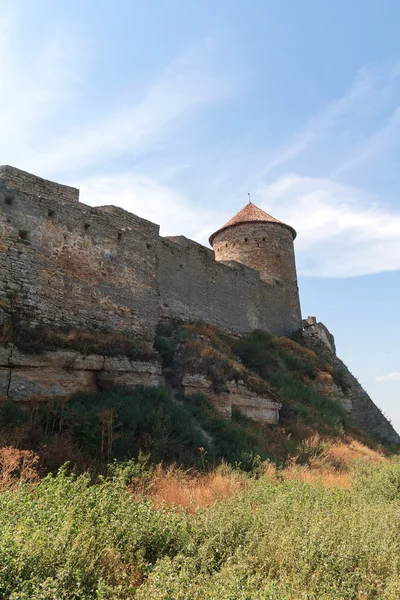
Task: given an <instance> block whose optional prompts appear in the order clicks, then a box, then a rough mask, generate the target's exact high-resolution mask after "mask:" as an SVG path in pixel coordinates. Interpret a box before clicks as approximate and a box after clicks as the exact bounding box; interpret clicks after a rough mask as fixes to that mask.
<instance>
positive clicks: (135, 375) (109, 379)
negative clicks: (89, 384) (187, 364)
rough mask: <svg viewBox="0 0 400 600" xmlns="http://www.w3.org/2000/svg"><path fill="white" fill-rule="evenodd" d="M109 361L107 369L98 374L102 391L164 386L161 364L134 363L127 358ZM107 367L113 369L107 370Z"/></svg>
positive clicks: (107, 360) (106, 363)
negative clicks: (114, 388)
mask: <svg viewBox="0 0 400 600" xmlns="http://www.w3.org/2000/svg"><path fill="white" fill-rule="evenodd" d="M118 361H119V359H107V358H106V362H105V369H104V370H103V371H99V373H98V374H97V383H98V386H99V388H100V389H102V390H107V389H110V388H113V387H122V388H125V389H127V390H132V389H134V388H136V387H138V386H139V385H146V386H163V385H165V379H164V377H163V375H162V369H161V363H159V362H133V361H129V360H128V359H127V358H121V360H120V362H118ZM107 367H113V368H112V369H107Z"/></svg>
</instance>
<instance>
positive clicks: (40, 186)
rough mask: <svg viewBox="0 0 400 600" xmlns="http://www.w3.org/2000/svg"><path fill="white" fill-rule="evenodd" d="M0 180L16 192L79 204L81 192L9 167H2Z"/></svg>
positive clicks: (0, 168) (0, 167)
mask: <svg viewBox="0 0 400 600" xmlns="http://www.w3.org/2000/svg"><path fill="white" fill-rule="evenodd" d="M0 179H2V180H3V181H4V182H5V183H6V184H8V186H9V187H10V188H12V189H13V190H14V191H16V192H25V193H26V194H30V195H34V196H41V197H42V196H44V197H46V198H54V199H55V200H58V201H59V202H78V201H79V190H77V189H76V188H73V187H70V186H69V185H61V184H59V183H55V182H54V181H48V180H47V179H42V178H41V177H36V175H31V174H30V173H26V172H25V171H21V170H20V169H16V168H15V167H10V166H9V165H4V166H0Z"/></svg>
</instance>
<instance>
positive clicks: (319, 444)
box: [265, 435, 387, 489]
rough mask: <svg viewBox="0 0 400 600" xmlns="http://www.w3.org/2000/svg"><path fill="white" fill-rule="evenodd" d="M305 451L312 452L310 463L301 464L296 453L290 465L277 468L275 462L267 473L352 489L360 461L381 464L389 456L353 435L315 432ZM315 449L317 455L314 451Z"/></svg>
mask: <svg viewBox="0 0 400 600" xmlns="http://www.w3.org/2000/svg"><path fill="white" fill-rule="evenodd" d="M302 445H303V447H304V452H305V453H307V452H308V454H309V456H310V458H309V460H308V464H306V465H300V464H299V463H298V462H297V461H298V457H293V458H292V459H291V461H290V463H289V465H288V466H287V467H286V468H285V469H283V470H281V471H277V470H276V469H275V467H274V465H268V466H267V468H266V470H265V475H266V476H267V477H274V478H276V477H278V476H279V477H280V478H282V479H284V480H293V479H296V480H299V481H302V482H303V483H310V484H316V485H322V486H323V487H326V488H342V489H350V488H351V485H352V481H353V474H354V469H353V467H355V466H356V465H357V464H359V463H360V462H363V463H367V464H380V463H382V462H384V461H385V460H387V458H386V457H385V455H384V453H383V451H381V450H379V449H373V448H370V447H369V446H366V445H365V444H363V443H362V442H360V441H358V440H356V439H353V438H351V437H345V438H342V439H323V438H321V437H320V436H319V435H314V436H313V437H310V438H308V439H307V440H305V441H304V442H303V444H302ZM313 452H314V455H313Z"/></svg>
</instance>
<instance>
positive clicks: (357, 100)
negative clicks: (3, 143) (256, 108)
mask: <svg viewBox="0 0 400 600" xmlns="http://www.w3.org/2000/svg"><path fill="white" fill-rule="evenodd" d="M373 84H374V82H373V78H372V77H371V73H370V72H369V71H368V70H367V69H361V70H360V72H359V73H358V74H357V76H356V78H355V80H354V82H353V84H352V86H351V87H350V89H349V90H348V91H347V92H346V93H345V94H344V95H343V96H341V97H340V98H338V99H337V100H335V101H333V102H331V103H329V104H328V105H327V106H326V107H324V109H323V110H322V111H321V112H320V113H319V114H318V115H317V116H315V117H313V118H312V119H310V121H309V122H308V124H307V125H306V127H305V128H304V129H303V130H302V131H300V132H299V133H298V134H296V135H295V136H294V138H293V139H292V140H291V141H290V142H289V144H288V145H287V146H286V147H285V148H283V149H282V150H280V151H278V152H277V154H276V156H275V157H274V158H273V159H272V160H270V161H269V162H268V163H267V164H266V165H265V167H264V175H268V174H269V173H270V172H272V171H274V170H275V169H277V168H278V167H281V166H282V165H284V164H286V163H288V162H289V161H291V160H293V159H294V158H296V156H298V155H300V154H301V153H303V152H304V151H305V150H307V148H308V147H309V146H310V145H311V144H312V143H313V142H316V141H317V140H318V139H319V138H320V137H321V136H322V135H326V134H327V133H329V132H332V130H333V129H334V128H336V127H337V126H343V125H345V124H346V121H347V120H349V119H353V118H354V116H359V115H360V113H361V114H362V113H363V112H364V111H365V110H366V109H367V106H368V102H369V97H370V94H371V91H372V88H373Z"/></svg>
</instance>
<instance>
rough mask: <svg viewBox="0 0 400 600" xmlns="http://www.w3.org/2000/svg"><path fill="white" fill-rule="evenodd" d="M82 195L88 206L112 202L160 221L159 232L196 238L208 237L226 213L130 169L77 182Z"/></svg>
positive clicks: (201, 239) (157, 221)
mask: <svg viewBox="0 0 400 600" xmlns="http://www.w3.org/2000/svg"><path fill="white" fill-rule="evenodd" d="M77 185H78V187H79V188H80V190H81V199H82V201H83V202H85V203H87V204H89V205H91V206H101V205H106V204H114V205H116V206H120V207H121V208H124V209H125V210H127V211H129V212H132V213H135V214H137V215H140V216H141V217H144V218H146V219H149V220H150V221H153V222H154V223H158V224H159V225H161V234H162V235H165V236H167V235H186V236H187V237H189V238H193V239H195V240H197V241H199V242H202V243H207V238H208V236H209V235H210V233H211V232H212V231H214V230H215V229H216V228H217V226H218V225H220V224H221V223H222V222H224V219H225V220H226V214H225V213H222V212H219V211H217V210H209V209H201V208H195V207H194V206H193V204H191V203H190V201H189V199H188V198H187V197H186V196H185V195H184V194H182V193H180V192H177V191H176V190H175V189H174V188H173V187H168V186H166V185H162V184H161V183H159V182H157V181H155V180H154V179H152V178H150V177H146V176H144V175H135V174H132V173H125V174H121V173H119V174H118V175H117V176H108V177H92V178H88V179H84V180H82V181H78V182H77Z"/></svg>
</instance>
